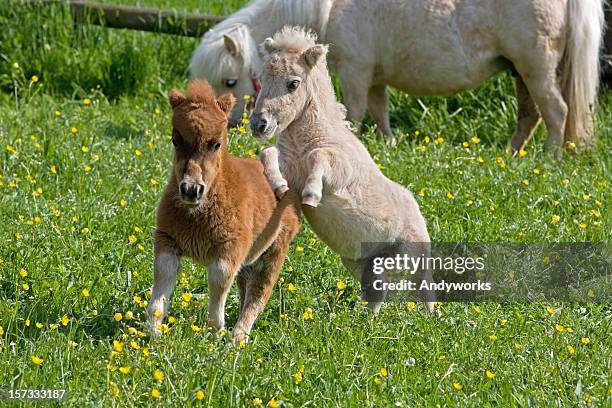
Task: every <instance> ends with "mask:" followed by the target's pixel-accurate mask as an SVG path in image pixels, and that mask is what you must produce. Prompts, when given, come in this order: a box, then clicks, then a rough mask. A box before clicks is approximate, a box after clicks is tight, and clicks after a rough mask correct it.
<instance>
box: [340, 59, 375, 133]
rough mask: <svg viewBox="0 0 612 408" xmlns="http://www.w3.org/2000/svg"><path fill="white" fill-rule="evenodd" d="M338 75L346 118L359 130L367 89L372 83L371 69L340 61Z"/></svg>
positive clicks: (366, 100) (365, 103) (366, 98)
mask: <svg viewBox="0 0 612 408" xmlns="http://www.w3.org/2000/svg"><path fill="white" fill-rule="evenodd" d="M338 77H339V78H340V83H341V84H342V95H343V99H344V105H346V110H347V118H348V120H350V121H351V122H353V123H354V124H355V126H357V127H358V129H359V130H361V121H362V120H363V116H364V115H365V110H366V105H367V103H368V90H369V89H370V84H371V83H372V73H371V70H368V69H361V67H359V65H358V64H357V63H354V62H352V61H342V62H339V63H338Z"/></svg>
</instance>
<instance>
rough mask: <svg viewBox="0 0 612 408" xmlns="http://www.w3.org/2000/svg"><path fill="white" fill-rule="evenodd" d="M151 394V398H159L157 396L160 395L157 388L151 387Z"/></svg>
mask: <svg viewBox="0 0 612 408" xmlns="http://www.w3.org/2000/svg"><path fill="white" fill-rule="evenodd" d="M151 396H152V397H153V398H159V397H161V392H160V391H159V390H158V389H157V388H153V389H152V390H151Z"/></svg>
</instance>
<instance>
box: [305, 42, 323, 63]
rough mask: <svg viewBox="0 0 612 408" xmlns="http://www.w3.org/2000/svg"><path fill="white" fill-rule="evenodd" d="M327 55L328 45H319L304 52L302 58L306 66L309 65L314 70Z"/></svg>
mask: <svg viewBox="0 0 612 408" xmlns="http://www.w3.org/2000/svg"><path fill="white" fill-rule="evenodd" d="M325 54H327V45H322V44H317V45H315V46H312V47H310V48H309V49H307V50H306V51H304V53H303V54H302V56H303V57H304V61H306V64H308V66H309V67H310V68H314V66H315V65H317V63H318V62H319V60H320V59H321V57H322V56H324V55H325Z"/></svg>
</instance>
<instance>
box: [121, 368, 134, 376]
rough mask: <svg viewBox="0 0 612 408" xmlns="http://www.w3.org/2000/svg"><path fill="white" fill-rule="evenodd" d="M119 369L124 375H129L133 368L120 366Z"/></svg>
mask: <svg viewBox="0 0 612 408" xmlns="http://www.w3.org/2000/svg"><path fill="white" fill-rule="evenodd" d="M119 371H121V374H123V375H128V374H129V373H130V371H132V369H131V368H130V367H119Z"/></svg>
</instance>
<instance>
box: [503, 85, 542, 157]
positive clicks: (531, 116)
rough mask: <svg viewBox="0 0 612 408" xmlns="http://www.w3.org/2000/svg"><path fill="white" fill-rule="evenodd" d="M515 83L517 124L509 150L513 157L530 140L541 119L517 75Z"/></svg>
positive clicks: (525, 87)
mask: <svg viewBox="0 0 612 408" xmlns="http://www.w3.org/2000/svg"><path fill="white" fill-rule="evenodd" d="M515 83H516V98H517V103H518V123H517V125H516V130H515V131H514V134H513V135H512V139H510V149H511V152H512V154H513V155H516V154H517V153H518V152H519V151H520V150H521V149H524V148H525V146H526V145H527V143H529V139H531V136H532V135H533V132H534V130H535V129H536V128H537V126H538V124H539V123H540V119H541V116H540V112H539V111H538V107H537V106H536V104H535V102H534V101H533V98H532V97H531V95H530V94H529V90H528V89H527V86H526V85H525V82H524V81H523V78H522V77H521V76H520V75H517V77H516V79H515Z"/></svg>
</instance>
